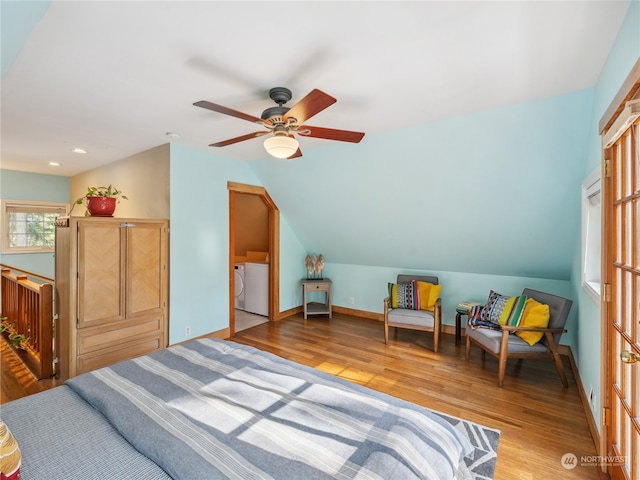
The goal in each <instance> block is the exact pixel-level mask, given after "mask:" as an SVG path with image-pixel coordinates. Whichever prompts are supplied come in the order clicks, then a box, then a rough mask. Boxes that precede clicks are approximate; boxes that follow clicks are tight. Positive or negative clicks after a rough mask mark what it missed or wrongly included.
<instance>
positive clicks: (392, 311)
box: [384, 274, 442, 353]
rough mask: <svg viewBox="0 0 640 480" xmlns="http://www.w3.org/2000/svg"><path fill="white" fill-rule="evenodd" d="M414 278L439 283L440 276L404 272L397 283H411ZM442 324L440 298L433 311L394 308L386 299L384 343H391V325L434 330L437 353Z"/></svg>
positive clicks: (428, 330) (434, 347)
mask: <svg viewBox="0 0 640 480" xmlns="http://www.w3.org/2000/svg"><path fill="white" fill-rule="evenodd" d="M413 280H416V281H419V282H426V283H431V284H434V285H438V277H434V276H423V275H404V274H400V275H398V278H397V283H398V284H409V283H411V282H412V281H413ZM441 324H442V305H441V300H440V298H438V299H437V300H436V302H435V304H434V307H433V311H430V310H411V309H405V308H392V307H391V300H390V298H389V297H387V298H385V299H384V343H389V327H395V328H396V329H398V328H406V329H410V330H421V331H425V332H433V351H434V352H435V353H437V352H438V342H439V341H440V330H441Z"/></svg>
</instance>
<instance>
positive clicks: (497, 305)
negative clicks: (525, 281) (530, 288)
mask: <svg viewBox="0 0 640 480" xmlns="http://www.w3.org/2000/svg"><path fill="white" fill-rule="evenodd" d="M526 301H527V297H526V295H520V296H517V297H508V296H506V295H501V294H499V293H498V292H496V291H494V290H491V291H490V292H489V298H488V300H487V304H486V305H485V307H484V311H483V312H482V320H483V321H485V322H491V323H493V324H495V325H511V326H514V327H517V326H518V325H519V324H520V319H521V318H522V314H523V313H524V305H525V303H526Z"/></svg>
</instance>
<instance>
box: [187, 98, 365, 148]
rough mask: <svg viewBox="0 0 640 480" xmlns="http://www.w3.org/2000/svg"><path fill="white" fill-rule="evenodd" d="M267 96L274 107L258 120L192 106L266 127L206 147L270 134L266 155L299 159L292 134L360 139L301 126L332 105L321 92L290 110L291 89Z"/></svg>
mask: <svg viewBox="0 0 640 480" xmlns="http://www.w3.org/2000/svg"><path fill="white" fill-rule="evenodd" d="M269 97H271V99H272V100H273V101H274V102H276V103H277V104H278V106H277V107H270V108H267V109H266V110H265V111H264V112H262V115H260V118H258V117H254V116H253V115H249V114H246V113H243V112H239V111H237V110H233V109H231V108H228V107H224V106H222V105H218V104H216V103H212V102H208V101H206V100H201V101H199V102H196V103H194V105H195V106H196V107H202V108H207V109H209V110H213V111H214V112H218V113H224V114H225V115H231V116H232V117H236V118H240V119H242V120H247V121H249V122H252V123H257V124H258V125H261V126H263V127H265V128H266V130H261V131H258V132H252V133H247V134H246V135H241V136H240V137H235V138H230V139H228V140H223V141H221V142H217V143H212V144H210V145H209V146H210V147H226V146H227V145H232V144H234V143H238V142H243V141H245V140H249V139H252V138H257V137H262V136H263V135H267V134H272V135H270V136H269V137H268V138H267V139H266V140H265V141H264V147H265V149H266V150H267V152H268V153H269V154H270V155H272V156H274V157H276V158H296V157H301V156H302V152H301V151H300V148H299V143H298V141H297V140H296V138H295V136H294V134H296V135H300V136H303V137H315V138H325V139H327V140H338V141H341V142H352V143H358V142H360V140H362V137H364V133H362V132H351V131H349V130H336V129H333V128H324V127H312V126H311V125H304V122H306V121H307V120H308V119H309V118H311V117H313V116H314V115H316V114H317V113H320V112H321V111H322V110H324V109H325V108H327V107H329V106H330V105H333V104H334V103H336V101H337V100H336V99H335V98H333V97H332V96H331V95H327V94H326V93H324V92H323V91H321V90H318V89H314V90H312V91H311V92H310V93H309V94H308V95H307V96H306V97H304V98H303V99H302V100H300V101H299V102H298V103H296V104H295V105H294V106H293V107H285V106H284V104H285V103H287V102H288V101H289V100H291V90H289V89H288V88H284V87H276V88H272V89H271V90H269Z"/></svg>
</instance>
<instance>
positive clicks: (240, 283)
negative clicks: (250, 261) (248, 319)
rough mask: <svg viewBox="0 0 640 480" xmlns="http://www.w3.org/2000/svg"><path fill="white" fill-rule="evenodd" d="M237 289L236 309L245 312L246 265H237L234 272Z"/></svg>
mask: <svg viewBox="0 0 640 480" xmlns="http://www.w3.org/2000/svg"><path fill="white" fill-rule="evenodd" d="M233 278H234V280H233V283H234V287H235V296H236V298H235V308H236V309H238V310H244V263H236V264H235V266H234V270H233Z"/></svg>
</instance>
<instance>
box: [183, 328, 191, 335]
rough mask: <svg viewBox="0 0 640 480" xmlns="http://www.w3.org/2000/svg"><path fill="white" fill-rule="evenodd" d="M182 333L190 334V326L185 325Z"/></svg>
mask: <svg viewBox="0 0 640 480" xmlns="http://www.w3.org/2000/svg"><path fill="white" fill-rule="evenodd" d="M184 334H185V335H191V327H186V328H185V329H184Z"/></svg>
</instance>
